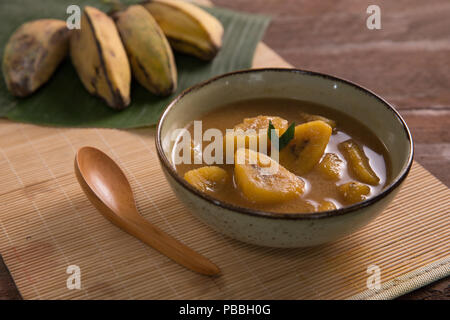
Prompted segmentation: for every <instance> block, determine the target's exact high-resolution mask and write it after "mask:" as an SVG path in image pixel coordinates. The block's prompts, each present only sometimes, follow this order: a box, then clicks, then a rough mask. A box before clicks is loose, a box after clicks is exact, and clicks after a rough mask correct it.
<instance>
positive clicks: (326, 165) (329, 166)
mask: <svg viewBox="0 0 450 320" xmlns="http://www.w3.org/2000/svg"><path fill="white" fill-rule="evenodd" d="M343 167H344V161H342V160H341V158H339V156H338V155H337V154H335V153H326V154H325V155H324V156H323V158H322V160H321V161H320V162H319V164H318V165H317V169H319V171H320V172H321V173H323V175H324V176H325V177H327V178H328V179H330V180H339V179H340V177H341V174H342V169H343Z"/></svg>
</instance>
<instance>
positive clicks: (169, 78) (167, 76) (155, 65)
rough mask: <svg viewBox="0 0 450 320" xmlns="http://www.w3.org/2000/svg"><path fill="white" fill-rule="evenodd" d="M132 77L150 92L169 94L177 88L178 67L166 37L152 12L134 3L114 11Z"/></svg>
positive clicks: (161, 94)
mask: <svg viewBox="0 0 450 320" xmlns="http://www.w3.org/2000/svg"><path fill="white" fill-rule="evenodd" d="M113 16H114V19H115V21H116V25H117V28H118V30H119V33H120V36H121V38H122V42H123V44H124V46H125V50H126V51H127V54H128V58H129V60H130V64H131V69H132V72H133V76H134V77H135V78H136V80H137V81H138V82H139V83H140V84H141V85H142V86H144V87H145V88H147V90H149V91H150V92H152V93H154V94H156V95H160V96H166V95H169V94H171V93H172V92H173V91H174V90H175V89H176V87H177V69H176V65H175V60H174V57H173V53H172V49H171V48H170V45H169V42H168V41H167V39H166V36H165V35H164V33H163V32H162V30H161V28H160V27H159V26H158V24H157V22H156V21H155V19H154V18H153V17H152V15H151V14H150V13H149V12H148V11H147V10H146V9H145V8H144V7H142V6H140V5H133V6H130V7H128V8H126V9H124V10H121V11H118V12H115V13H114V14H113Z"/></svg>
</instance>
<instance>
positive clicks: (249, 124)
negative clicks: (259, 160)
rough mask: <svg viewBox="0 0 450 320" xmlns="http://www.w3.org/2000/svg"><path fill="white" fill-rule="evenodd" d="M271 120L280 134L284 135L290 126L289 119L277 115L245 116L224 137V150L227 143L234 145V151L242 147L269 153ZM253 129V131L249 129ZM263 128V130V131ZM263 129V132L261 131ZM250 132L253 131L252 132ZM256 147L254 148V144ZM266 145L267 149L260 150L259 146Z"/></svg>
mask: <svg viewBox="0 0 450 320" xmlns="http://www.w3.org/2000/svg"><path fill="white" fill-rule="evenodd" d="M269 121H270V122H272V124H273V126H274V128H275V129H278V130H279V132H278V134H279V135H282V134H283V133H284V131H286V129H287V128H288V122H287V120H285V119H283V118H280V117H275V116H257V117H253V118H245V119H244V121H243V122H242V123H239V124H237V125H236V126H234V131H233V132H230V133H226V134H225V137H224V140H223V141H224V151H226V150H227V149H226V148H227V144H233V145H234V152H236V150H237V149H238V148H240V147H245V148H250V149H254V150H255V151H256V150H258V151H259V152H263V151H264V153H268V152H269V150H270V140H268V135H267V130H268V128H269ZM249 130H253V131H249ZM261 130H262V131H261ZM260 131H261V132H260ZM249 132H253V133H250V134H249ZM252 144H254V145H255V147H256V148H253V145H252ZM260 145H261V146H264V145H265V146H266V148H265V150H259V146H260ZM224 154H225V152H224Z"/></svg>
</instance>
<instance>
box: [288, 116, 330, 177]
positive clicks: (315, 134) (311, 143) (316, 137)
mask: <svg viewBox="0 0 450 320" xmlns="http://www.w3.org/2000/svg"><path fill="white" fill-rule="evenodd" d="M331 131H332V129H331V127H330V126H329V125H328V124H326V123H325V122H323V121H321V120H316V121H311V122H306V123H303V124H300V125H298V126H296V127H295V133H294V138H293V139H292V140H291V142H289V144H288V145H287V146H286V147H285V148H283V149H282V150H281V151H280V164H281V165H283V166H284V167H286V168H287V169H288V170H289V171H291V172H293V173H295V174H297V175H303V174H306V173H308V172H309V171H310V170H311V169H312V168H313V167H314V166H315V165H316V164H317V163H318V162H319V161H320V158H322V155H323V153H324V151H325V148H326V147H327V144H328V141H329V140H330V136H331Z"/></svg>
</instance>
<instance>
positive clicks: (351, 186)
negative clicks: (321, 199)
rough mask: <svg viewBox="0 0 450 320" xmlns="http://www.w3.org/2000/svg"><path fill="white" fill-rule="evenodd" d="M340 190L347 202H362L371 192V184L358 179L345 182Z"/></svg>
mask: <svg viewBox="0 0 450 320" xmlns="http://www.w3.org/2000/svg"><path fill="white" fill-rule="evenodd" d="M338 190H339V192H340V194H341V195H342V197H343V198H344V201H345V202H346V203H347V204H353V203H357V202H361V201H363V200H365V199H366V198H367V196H368V195H369V194H370V187H369V186H367V185H365V184H362V183H360V182H356V181H352V182H347V183H344V184H342V185H340V186H339V187H338Z"/></svg>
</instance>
